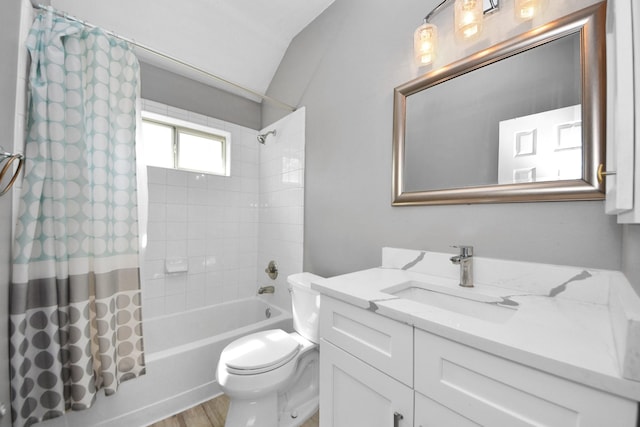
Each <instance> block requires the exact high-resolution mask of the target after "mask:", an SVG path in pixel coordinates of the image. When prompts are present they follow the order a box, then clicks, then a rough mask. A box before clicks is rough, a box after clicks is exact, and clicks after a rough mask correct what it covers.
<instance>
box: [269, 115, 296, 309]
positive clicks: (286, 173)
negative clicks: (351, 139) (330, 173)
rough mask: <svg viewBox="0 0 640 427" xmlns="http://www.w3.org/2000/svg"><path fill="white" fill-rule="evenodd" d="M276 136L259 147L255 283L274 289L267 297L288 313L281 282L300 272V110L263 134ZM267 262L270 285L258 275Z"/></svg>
mask: <svg viewBox="0 0 640 427" xmlns="http://www.w3.org/2000/svg"><path fill="white" fill-rule="evenodd" d="M272 129H275V130H276V132H277V133H276V135H275V137H274V136H273V135H270V136H269V137H268V138H267V141H266V143H265V144H264V145H261V146H260V182H259V188H260V217H259V218H260V226H259V232H258V282H259V283H260V284H262V285H274V286H275V287H276V292H275V294H274V295H270V296H268V298H270V299H272V300H273V302H274V303H275V304H276V305H278V306H280V307H284V308H287V309H289V310H290V300H289V293H288V292H287V276H288V275H290V274H293V273H299V272H301V271H302V255H303V252H302V251H303V243H304V241H303V234H304V233H303V227H304V158H305V157H304V156H305V151H304V144H305V138H304V135H305V109H304V108H301V109H299V110H296V111H295V112H294V113H292V114H290V115H288V116H286V117H285V118H283V119H281V120H279V121H277V122H275V123H274V124H272V125H271V126H269V127H267V128H266V129H264V131H268V130H272ZM270 260H274V261H276V263H277V264H278V269H279V274H278V278H277V279H276V280H275V281H273V280H271V279H270V278H269V277H268V276H267V275H266V274H265V272H264V270H265V268H266V267H267V264H268V263H269V261H270Z"/></svg>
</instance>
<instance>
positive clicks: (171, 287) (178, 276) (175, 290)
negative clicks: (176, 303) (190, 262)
mask: <svg viewBox="0 0 640 427" xmlns="http://www.w3.org/2000/svg"><path fill="white" fill-rule="evenodd" d="M186 292H187V275H186V274H184V273H174V274H167V276H166V277H165V279H164V294H165V295H178V294H185V293H186Z"/></svg>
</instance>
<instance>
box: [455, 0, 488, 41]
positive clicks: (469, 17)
mask: <svg viewBox="0 0 640 427" xmlns="http://www.w3.org/2000/svg"><path fill="white" fill-rule="evenodd" d="M482 3H483V2H482V0H456V3H455V5H454V18H455V20H454V22H455V23H454V25H455V29H456V34H457V35H458V36H459V37H462V38H465V39H468V38H470V37H474V36H477V35H478V34H480V31H481V30H482V18H483V5H482Z"/></svg>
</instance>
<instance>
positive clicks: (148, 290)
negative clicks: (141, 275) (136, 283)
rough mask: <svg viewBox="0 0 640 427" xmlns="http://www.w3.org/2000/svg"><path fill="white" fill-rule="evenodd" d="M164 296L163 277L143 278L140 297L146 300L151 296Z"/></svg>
mask: <svg viewBox="0 0 640 427" xmlns="http://www.w3.org/2000/svg"><path fill="white" fill-rule="evenodd" d="M163 296H164V279H149V280H145V281H144V283H143V286H142V299H143V300H145V301H147V300H148V299H152V298H159V297H163Z"/></svg>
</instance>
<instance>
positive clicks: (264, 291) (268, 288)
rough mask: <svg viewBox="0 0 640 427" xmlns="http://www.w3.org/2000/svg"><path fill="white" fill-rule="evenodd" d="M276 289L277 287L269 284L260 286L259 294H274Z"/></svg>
mask: <svg viewBox="0 0 640 427" xmlns="http://www.w3.org/2000/svg"><path fill="white" fill-rule="evenodd" d="M275 291H276V288H275V287H273V286H271V285H269V286H260V288H258V294H260V295H262V294H272V293H274V292H275Z"/></svg>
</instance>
